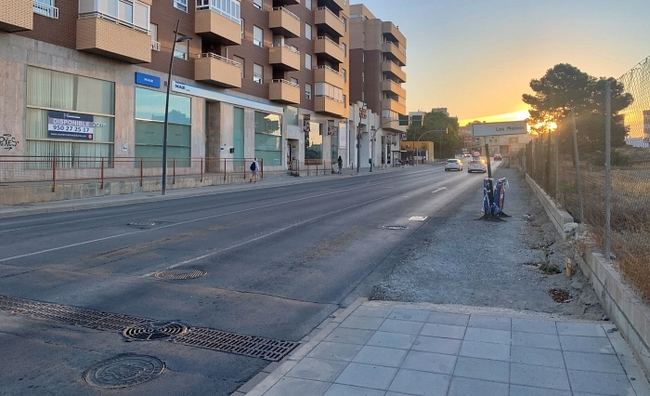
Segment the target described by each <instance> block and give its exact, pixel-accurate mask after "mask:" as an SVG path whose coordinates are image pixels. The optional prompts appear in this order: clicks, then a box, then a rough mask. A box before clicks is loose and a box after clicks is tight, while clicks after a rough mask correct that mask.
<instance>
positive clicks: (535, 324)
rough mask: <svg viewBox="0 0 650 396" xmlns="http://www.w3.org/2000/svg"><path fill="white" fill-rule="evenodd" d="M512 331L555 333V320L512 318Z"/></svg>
mask: <svg viewBox="0 0 650 396" xmlns="http://www.w3.org/2000/svg"><path fill="white" fill-rule="evenodd" d="M512 331H520V332H525V333H541V334H551V335H556V334H557V328H556V327H555V322H553V321H550V320H540V319H519V318H514V319H512Z"/></svg>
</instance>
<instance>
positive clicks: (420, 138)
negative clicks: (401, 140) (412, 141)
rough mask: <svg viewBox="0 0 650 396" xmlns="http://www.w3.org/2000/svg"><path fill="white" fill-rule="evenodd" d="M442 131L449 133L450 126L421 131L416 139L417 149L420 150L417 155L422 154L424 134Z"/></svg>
mask: <svg viewBox="0 0 650 396" xmlns="http://www.w3.org/2000/svg"><path fill="white" fill-rule="evenodd" d="M442 132H444V133H445V134H449V128H445V129H431V130H428V131H424V132H422V133H420V136H418V139H417V141H416V142H417V150H418V151H417V153H416V156H418V157H419V156H420V140H422V138H423V137H424V135H427V134H429V133H442ZM416 162H417V160H416Z"/></svg>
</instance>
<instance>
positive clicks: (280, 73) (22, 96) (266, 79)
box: [0, 0, 349, 179]
mask: <svg viewBox="0 0 650 396" xmlns="http://www.w3.org/2000/svg"><path fill="white" fill-rule="evenodd" d="M348 15H349V9H348V4H347V0H241V1H240V0H155V1H154V0H33V1H32V0H0V69H1V70H2V73H0V87H3V89H2V90H1V91H0V128H2V129H0V135H7V136H11V139H12V142H16V144H15V145H12V147H11V151H5V152H3V153H2V154H12V155H17V156H40V157H54V156H59V157H60V158H61V160H60V161H68V163H67V166H65V168H68V169H64V170H63V171H64V172H73V171H77V172H78V174H79V175H81V176H83V171H84V170H83V169H74V168H77V167H78V168H84V167H93V166H95V165H93V164H94V163H93V162H92V161H90V162H89V161H85V162H79V161H77V162H76V163H75V162H74V160H69V158H75V157H76V158H87V157H91V158H92V157H95V158H99V157H101V158H105V159H107V161H106V164H108V166H110V167H113V168H120V169H121V170H122V172H121V173H120V174H123V175H129V174H130V173H137V172H142V170H141V169H136V168H137V166H134V161H117V159H120V158H135V159H137V158H152V159H155V158H161V154H162V141H163V138H162V136H163V125H164V122H163V121H164V118H165V117H164V116H165V114H164V104H165V91H166V89H167V82H166V81H167V74H168V68H169V66H170V59H172V56H173V73H172V75H171V83H170V84H169V85H170V90H171V95H170V100H169V113H168V114H169V122H168V125H169V132H168V133H169V137H168V144H167V152H168V158H173V159H179V160H182V159H190V158H205V159H206V161H205V162H204V161H201V162H200V163H199V162H195V161H178V162H176V164H177V166H180V167H182V166H186V167H198V166H201V167H202V168H204V169H201V172H203V170H205V171H207V172H211V171H214V172H218V171H220V167H222V166H234V164H235V163H236V161H232V162H226V161H221V160H222V159H225V160H228V159H232V160H236V159H244V158H254V157H255V158H259V159H261V160H263V163H264V167H265V169H266V170H283V169H287V168H288V167H289V166H291V163H292V161H293V162H295V161H303V160H305V159H308V160H309V161H311V163H315V164H321V168H322V164H328V163H330V162H332V161H333V162H336V158H337V157H338V155H340V154H343V155H347V154H346V150H347V147H346V145H347V133H348V132H347V117H348V113H349V105H348V97H349V95H348V91H349V89H348V84H349V82H348V78H347V76H348V70H349V55H348V47H349V41H348V36H349V35H348ZM177 23H178V26H179V28H178V33H179V37H180V39H178V40H177V42H176V45H175V50H174V51H173V54H172V47H173V44H174V30H175V28H176V25H177ZM210 159H213V160H210ZM151 163H154V161H152V162H151ZM84 164H85V165H84ZM158 164H160V162H158ZM183 164H185V165H183ZM199 164H200V165H199ZM222 164H226V165H222ZM146 166H147V162H145V167H146ZM241 166H244V165H243V161H242V165H241ZM33 171H34V178H35V179H36V178H38V174H37V172H38V169H35V170H33ZM26 173H29V169H27V170H25V171H24V172H23V173H22V176H23V177H24V175H25V174H26Z"/></svg>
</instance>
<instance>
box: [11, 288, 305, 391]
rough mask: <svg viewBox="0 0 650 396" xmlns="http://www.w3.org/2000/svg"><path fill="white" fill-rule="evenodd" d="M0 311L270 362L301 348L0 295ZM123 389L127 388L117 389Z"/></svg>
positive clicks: (245, 336)
mask: <svg viewBox="0 0 650 396" xmlns="http://www.w3.org/2000/svg"><path fill="white" fill-rule="evenodd" d="M0 310H2V311H8V312H11V313H14V314H20V315H25V316H30V317H33V318H37V319H46V320H53V321H57V322H61V323H65V324H71V325H77V326H82V327H88V328H91V329H96V330H103V331H116V332H117V331H119V332H120V333H121V334H122V335H123V336H124V337H126V338H127V339H129V340H134V341H135V340H168V341H172V342H174V343H177V344H181V345H186V346H191V347H197V348H204V349H210V350H213V351H218V352H225V353H234V354H237V355H244V356H249V357H254V358H259V359H264V360H269V361H273V362H277V361H280V360H282V359H283V358H284V357H285V356H287V355H288V354H289V353H290V352H291V351H292V350H293V349H294V348H296V347H297V346H298V345H300V343H298V342H293V341H283V340H276V339H272V338H264V337H257V336H249V335H244V334H236V333H229V332H225V331H221V330H216V329H210V328H203V327H191V326H187V325H185V324H183V323H180V322H175V321H172V322H156V321H155V320H152V319H148V318H141V317H136V316H130V315H122V314H117V313H110V312H102V311H95V310H92V309H87V308H79V307H75V306H71V305H62V304H54V303H46V302H41V301H34V300H27V299H24V298H18V297H9V296H3V295H0ZM116 367H119V365H118V366H116ZM115 370H117V369H115ZM89 372H90V371H89ZM86 378H88V377H86ZM93 378H94V377H93ZM89 383H90V382H89ZM97 386H101V385H97ZM123 386H129V385H120V386H118V387H123Z"/></svg>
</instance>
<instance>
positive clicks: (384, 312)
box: [354, 305, 392, 318]
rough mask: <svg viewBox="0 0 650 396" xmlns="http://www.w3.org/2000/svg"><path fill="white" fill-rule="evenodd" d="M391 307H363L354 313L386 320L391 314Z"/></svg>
mask: <svg viewBox="0 0 650 396" xmlns="http://www.w3.org/2000/svg"><path fill="white" fill-rule="evenodd" d="M391 310H392V309H391V308H390V307H369V306H365V305H362V306H360V307H359V308H357V309H356V310H355V311H354V314H355V315H357V316H372V317H376V318H385V317H387V316H388V315H389V314H390V312H391Z"/></svg>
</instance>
